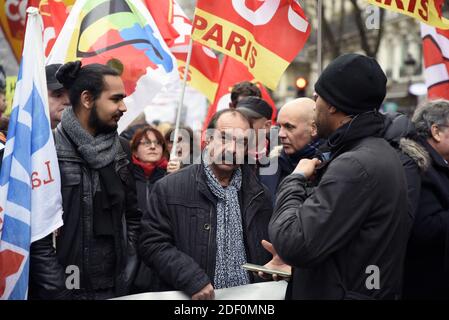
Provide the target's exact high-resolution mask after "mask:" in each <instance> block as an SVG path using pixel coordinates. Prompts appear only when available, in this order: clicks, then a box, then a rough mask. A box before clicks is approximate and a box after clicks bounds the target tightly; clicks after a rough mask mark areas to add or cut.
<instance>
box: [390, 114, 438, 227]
mask: <svg viewBox="0 0 449 320" xmlns="http://www.w3.org/2000/svg"><path fill="white" fill-rule="evenodd" d="M383 137H384V139H385V140H387V141H388V143H390V145H391V146H392V147H393V148H394V149H395V150H396V151H397V153H398V155H399V159H400V160H401V163H402V167H403V168H404V171H405V177H406V179H407V195H408V202H407V203H408V209H409V215H410V222H409V223H410V229H411V227H412V225H413V219H414V218H415V213H416V210H417V208H418V203H419V197H420V193H421V175H422V174H423V172H425V171H426V170H427V168H428V167H429V163H430V159H429V154H428V153H427V151H426V150H425V149H424V148H423V147H422V146H421V145H420V144H419V143H418V142H416V141H414V139H415V138H416V131H415V127H414V125H413V123H412V122H411V121H410V119H409V118H408V117H407V116H406V115H404V114H401V113H388V114H386V115H385V132H384V134H383Z"/></svg>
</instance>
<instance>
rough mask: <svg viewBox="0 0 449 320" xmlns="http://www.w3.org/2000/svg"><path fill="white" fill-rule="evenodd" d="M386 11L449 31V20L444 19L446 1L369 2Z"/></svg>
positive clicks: (395, 0) (397, 0)
mask: <svg viewBox="0 0 449 320" xmlns="http://www.w3.org/2000/svg"><path fill="white" fill-rule="evenodd" d="M367 1H368V2H369V3H371V4H373V5H376V6H379V7H381V8H384V9H388V10H392V11H395V12H398V13H401V14H405V15H407V16H409V17H413V18H415V19H417V20H419V21H421V22H423V23H426V24H428V25H431V26H434V27H437V28H441V29H449V20H448V19H446V18H444V17H443V5H444V0H367Z"/></svg>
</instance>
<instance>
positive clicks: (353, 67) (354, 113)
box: [269, 54, 409, 299]
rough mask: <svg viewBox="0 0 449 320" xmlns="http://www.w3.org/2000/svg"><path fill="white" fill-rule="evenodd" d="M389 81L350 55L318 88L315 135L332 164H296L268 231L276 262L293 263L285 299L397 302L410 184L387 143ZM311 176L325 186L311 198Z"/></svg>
mask: <svg viewBox="0 0 449 320" xmlns="http://www.w3.org/2000/svg"><path fill="white" fill-rule="evenodd" d="M386 83H387V78H386V76H385V74H384V72H383V71H382V69H381V68H380V66H379V64H378V63H377V61H376V60H375V59H373V58H369V57H366V56H362V55H358V54H346V55H343V56H340V57H339V58H337V59H336V60H334V61H333V62H332V63H331V64H330V65H329V66H328V67H327V68H326V69H325V70H324V71H323V73H322V74H321V76H320V78H319V79H318V81H317V83H316V84H315V91H316V125H317V129H318V136H319V137H321V138H325V139H327V141H328V142H327V143H328V145H329V147H330V150H331V158H330V160H329V161H328V162H327V163H321V162H320V161H319V160H318V159H303V160H301V161H300V162H299V164H298V166H297V167H296V169H295V171H294V172H293V174H291V175H290V176H288V177H286V178H285V179H284V181H283V182H282V183H281V185H280V186H279V191H278V195H277V199H276V209H275V213H274V214H273V218H272V220H271V222H270V226H269V234H270V239H271V240H272V242H273V245H274V248H275V249H276V251H277V253H278V254H279V257H280V258H281V259H282V260H283V261H285V262H286V263H287V264H289V265H291V266H292V267H293V275H292V281H291V282H290V284H289V289H288V291H287V297H288V298H292V299H397V298H399V297H400V294H401V285H402V276H403V263H404V256H405V250H406V244H407V238H408V233H409V223H407V221H408V219H409V218H408V210H407V209H408V208H407V186H406V178H405V174H404V169H403V167H402V165H401V162H400V160H399V157H398V155H397V153H396V152H395V150H394V149H393V148H392V147H391V146H390V145H389V143H388V142H387V141H386V140H385V139H383V138H382V137H381V135H382V133H383V129H384V117H383V116H382V115H381V114H380V113H379V112H378V109H379V107H380V105H381V103H382V101H383V99H384V98H385V95H386ZM314 174H316V176H317V178H318V180H319V183H318V185H317V186H316V187H315V188H314V189H313V190H312V191H311V192H310V193H309V192H308V190H307V189H306V185H307V181H308V180H309V179H310V178H311V177H312V176H313V175H314ZM274 262H276V261H271V262H270V263H269V264H272V263H274ZM277 262H279V259H277Z"/></svg>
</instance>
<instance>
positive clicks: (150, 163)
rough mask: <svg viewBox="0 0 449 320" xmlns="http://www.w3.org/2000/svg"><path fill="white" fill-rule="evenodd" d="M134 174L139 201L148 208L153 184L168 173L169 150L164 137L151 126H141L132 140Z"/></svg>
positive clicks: (143, 208)
mask: <svg viewBox="0 0 449 320" xmlns="http://www.w3.org/2000/svg"><path fill="white" fill-rule="evenodd" d="M131 152H132V162H133V174H134V178H135V179H136V189H137V201H138V204H139V208H140V209H141V210H146V207H147V198H148V197H149V196H150V193H151V189H152V188H153V185H154V184H155V183H156V181H158V180H159V179H161V178H163V177H164V176H165V175H166V174H167V164H168V152H167V144H166V143H165V140H164V137H163V136H162V134H161V133H160V132H159V131H158V130H157V129H154V128H152V127H150V126H146V127H143V128H140V129H138V130H137V131H136V133H135V134H134V136H133V138H132V140H131Z"/></svg>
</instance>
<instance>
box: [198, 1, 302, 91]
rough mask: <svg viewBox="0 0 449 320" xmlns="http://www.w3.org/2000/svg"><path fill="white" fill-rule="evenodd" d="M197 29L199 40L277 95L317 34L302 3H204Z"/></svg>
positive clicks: (199, 11)
mask: <svg viewBox="0 0 449 320" xmlns="http://www.w3.org/2000/svg"><path fill="white" fill-rule="evenodd" d="M193 25H194V30H193V34H192V37H193V38H194V40H196V41H198V42H200V43H202V44H204V45H206V46H208V47H210V48H212V49H215V50H218V51H220V52H222V53H224V54H225V55H228V56H230V57H232V58H234V59H236V60H237V61H239V62H242V63H243V64H244V65H245V66H246V67H248V70H249V71H250V72H251V74H252V75H253V78H255V79H256V80H257V81H260V82H261V83H263V84H264V85H266V86H267V87H269V88H271V89H275V88H276V86H277V84H278V82H279V79H280V77H281V76H282V74H283V73H284V71H285V69H287V67H288V65H289V64H290V62H291V61H292V60H293V59H294V58H295V57H296V56H297V55H298V53H299V52H300V51H301V49H302V48H303V46H304V44H305V43H306V41H307V39H308V37H309V34H310V30H311V27H310V24H309V22H308V21H307V18H306V16H305V14H304V11H303V10H302V8H301V6H300V5H299V4H298V3H297V2H296V0H265V1H260V0H220V1H209V0H198V3H197V7H196V10H195V19H194V23H193Z"/></svg>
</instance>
